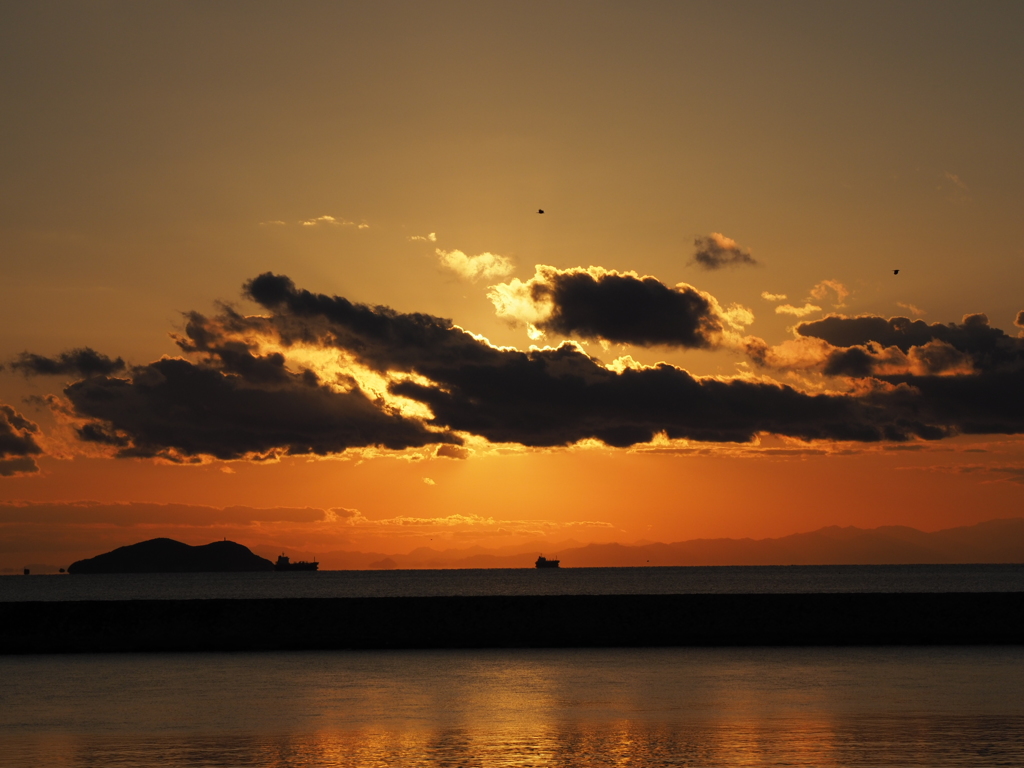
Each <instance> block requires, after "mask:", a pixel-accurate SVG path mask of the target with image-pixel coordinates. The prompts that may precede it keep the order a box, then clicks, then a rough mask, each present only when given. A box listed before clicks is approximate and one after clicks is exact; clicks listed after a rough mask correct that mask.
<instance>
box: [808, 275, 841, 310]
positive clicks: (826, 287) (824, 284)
mask: <svg viewBox="0 0 1024 768" xmlns="http://www.w3.org/2000/svg"><path fill="white" fill-rule="evenodd" d="M830 293H831V294H835V301H834V302H833V304H832V306H833V307H836V308H837V309H838V308H839V307H842V306H845V305H844V304H843V302H844V301H845V300H846V297H847V296H849V295H850V290H849V288H847V287H846V286H845V285H843V284H842V283H840V282H839V281H838V280H822V281H821V282H820V283H818V284H817V285H816V286H814V287H813V288H811V296H810V298H811V299H817V300H818V301H824V300H825V299H828V297H829V294H830Z"/></svg>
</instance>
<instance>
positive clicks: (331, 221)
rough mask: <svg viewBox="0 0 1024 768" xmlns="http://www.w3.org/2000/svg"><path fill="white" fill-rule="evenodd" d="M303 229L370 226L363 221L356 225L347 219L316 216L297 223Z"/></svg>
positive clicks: (362, 227)
mask: <svg viewBox="0 0 1024 768" xmlns="http://www.w3.org/2000/svg"><path fill="white" fill-rule="evenodd" d="M299 223H300V224H301V225H302V226H304V227H318V226H327V227H355V228H356V229H369V228H370V225H369V224H367V223H366V222H365V221H362V222H359V223H356V222H354V221H348V220H347V219H337V218H335V217H334V216H317V217H315V218H312V219H305V220H303V221H301V222H299Z"/></svg>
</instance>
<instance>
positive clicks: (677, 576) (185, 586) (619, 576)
mask: <svg viewBox="0 0 1024 768" xmlns="http://www.w3.org/2000/svg"><path fill="white" fill-rule="evenodd" d="M1022 591H1024V565H1021V564H1017V565H822V566H813V565H806V566H805V565H792V566H695V567H686V568H682V567H680V568H560V569H558V570H547V571H541V570H537V569H533V568H495V569H480V570H468V569H467V570H415V571H412V570H409V571H322V572H319V573H139V574H107V575H90V576H86V575H78V576H69V575H63V576H0V602H11V601H19V600H142V599H151V600H170V599H188V598H232V599H236V598H255V597H269V598H284V597H429V596H432V595H638V594H647V595H659V594H660V595H664V594H707V593H722V592H733V593H763V592H776V593H804V592H1022Z"/></svg>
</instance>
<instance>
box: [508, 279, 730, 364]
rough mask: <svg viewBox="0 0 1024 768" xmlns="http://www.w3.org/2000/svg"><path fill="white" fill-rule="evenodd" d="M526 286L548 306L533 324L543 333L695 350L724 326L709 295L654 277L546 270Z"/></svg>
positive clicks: (534, 298)
mask: <svg viewBox="0 0 1024 768" xmlns="http://www.w3.org/2000/svg"><path fill="white" fill-rule="evenodd" d="M528 285H529V286H530V298H531V300H532V301H533V302H534V303H535V304H536V305H538V306H545V305H547V306H550V307H551V314H550V315H549V316H548V317H547V318H546V319H545V320H542V321H540V322H538V323H536V326H537V328H539V329H540V330H542V331H544V332H546V333H555V334H561V335H563V336H575V337H577V338H580V339H604V340H606V341H610V342H613V343H616V344H635V345H638V346H643V347H651V346H656V345H666V346H675V347H683V348H690V349H695V348H708V347H712V346H714V345H715V344H716V342H717V338H718V337H719V336H720V335H721V333H722V331H723V330H724V326H725V321H724V319H723V317H722V316H721V314H720V312H719V310H718V307H717V304H716V303H715V301H714V300H713V299H712V298H711V297H710V296H708V295H706V294H704V293H702V292H701V291H698V290H697V289H696V288H693V287H692V286H689V285H678V286H675V287H671V286H667V285H665V284H664V283H662V282H660V281H659V280H656V279H655V278H653V277H637V276H635V275H630V274H619V273H616V272H599V273H594V272H591V271H588V270H581V269H573V270H556V269H552V268H547V269H545V270H544V271H539V272H538V276H537V277H535V278H534V279H533V280H531V281H530V282H529V283H528Z"/></svg>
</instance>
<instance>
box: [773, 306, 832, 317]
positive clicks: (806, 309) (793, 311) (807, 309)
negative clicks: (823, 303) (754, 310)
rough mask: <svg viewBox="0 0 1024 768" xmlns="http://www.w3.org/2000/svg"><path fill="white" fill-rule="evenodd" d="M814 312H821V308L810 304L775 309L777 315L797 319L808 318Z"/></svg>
mask: <svg viewBox="0 0 1024 768" xmlns="http://www.w3.org/2000/svg"><path fill="white" fill-rule="evenodd" d="M814 312H821V307H817V306H815V305H814V304H810V303H808V304H804V305H803V306H802V307H794V306H793V305H792V304H780V305H779V306H777V307H776V308H775V314H777V315H794V316H795V317H806V316H807V315H810V314H813V313H814Z"/></svg>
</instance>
